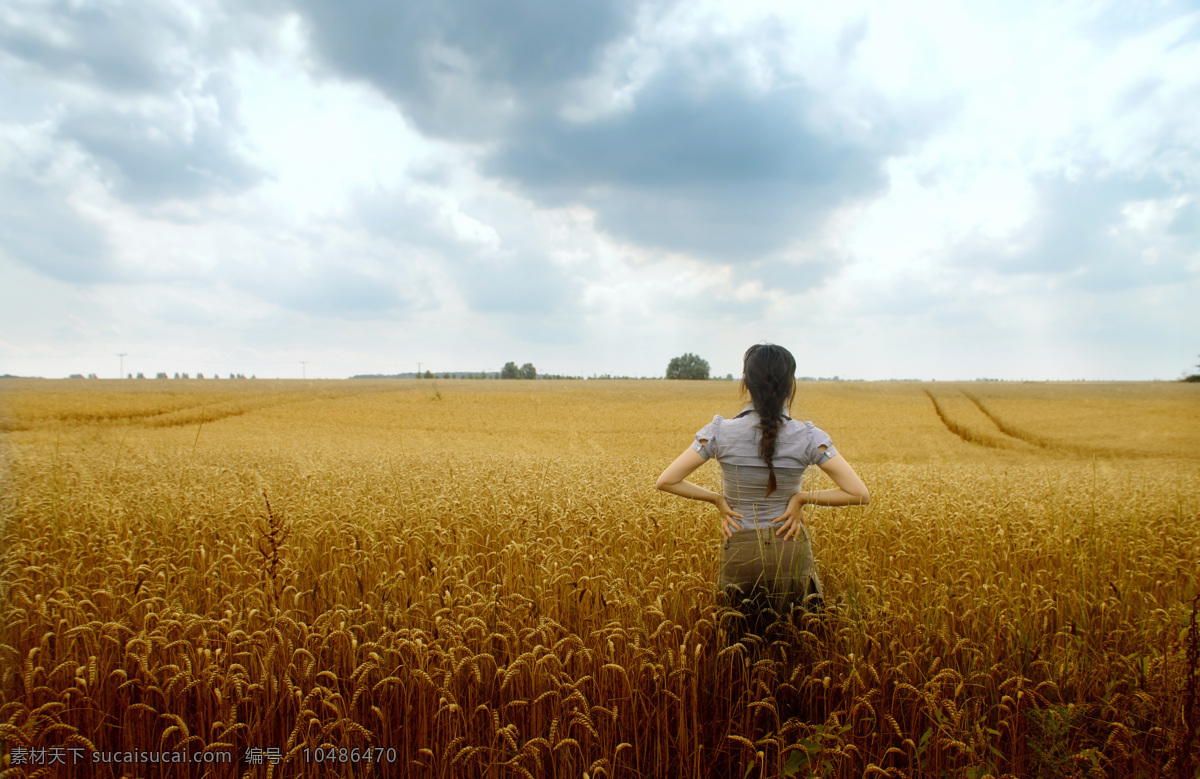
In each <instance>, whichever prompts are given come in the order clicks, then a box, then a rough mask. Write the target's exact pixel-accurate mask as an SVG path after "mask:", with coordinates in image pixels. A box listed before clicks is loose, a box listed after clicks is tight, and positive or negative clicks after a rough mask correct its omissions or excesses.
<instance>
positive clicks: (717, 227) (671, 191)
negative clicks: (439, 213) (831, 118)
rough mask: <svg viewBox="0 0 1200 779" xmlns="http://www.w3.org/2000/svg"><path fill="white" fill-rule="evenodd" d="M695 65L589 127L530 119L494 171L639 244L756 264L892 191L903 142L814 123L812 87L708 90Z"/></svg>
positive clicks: (659, 80) (665, 73)
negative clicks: (886, 164)
mask: <svg viewBox="0 0 1200 779" xmlns="http://www.w3.org/2000/svg"><path fill="white" fill-rule="evenodd" d="M689 74H690V69H689V68H688V67H687V66H686V63H685V62H679V63H677V64H676V65H674V66H672V67H668V68H664V69H663V70H661V71H660V72H659V73H658V75H657V76H656V77H655V79H654V80H653V82H652V83H651V84H649V85H647V87H646V88H645V89H644V90H643V91H642V92H641V93H640V94H639V95H638V98H637V105H636V106H635V107H634V108H633V109H632V110H629V111H626V112H622V113H619V114H617V115H615V116H608V117H604V118H602V119H599V120H596V121H593V122H588V123H574V122H568V121H565V120H562V119H560V118H558V117H557V116H555V115H542V116H539V117H537V118H536V120H532V121H527V122H526V123H523V126H522V129H521V131H520V132H518V133H514V134H513V135H512V136H511V137H510V138H509V139H508V141H507V144H506V145H505V146H504V147H503V148H502V149H501V150H499V151H497V152H496V153H494V155H492V156H491V157H490V158H489V160H488V164H487V166H486V169H487V170H488V171H489V172H491V173H492V174H494V175H497V176H499V177H501V178H504V179H507V180H509V181H511V182H513V183H514V184H515V185H516V186H517V187H518V188H520V189H521V190H523V191H525V192H526V193H528V194H530V195H532V196H533V197H535V198H537V199H538V200H540V201H542V202H545V203H551V204H562V203H570V202H581V203H584V204H586V205H588V206H590V207H592V208H594V209H595V210H596V212H597V214H598V217H599V218H598V224H599V226H600V227H601V228H602V229H605V230H607V231H609V232H611V233H612V234H613V235H615V236H617V237H619V238H623V239H626V240H629V241H632V242H634V243H638V244H642V245H647V246H652V247H656V248H660V249H666V250H671V251H684V252H688V253H691V254H694V255H697V256H700V257H715V258H718V259H723V260H738V259H742V260H745V259H749V258H753V257H757V256H761V255H762V254H765V253H769V252H771V251H773V250H776V249H779V248H782V247H783V246H785V245H786V244H787V243H789V242H790V241H793V240H795V239H796V238H798V237H803V236H804V235H805V234H806V233H809V232H810V231H812V230H813V229H814V228H815V227H816V226H817V225H819V224H820V222H821V220H822V219H823V218H824V217H825V216H826V215H827V214H828V213H829V212H830V211H831V210H832V209H834V208H836V207H837V206H839V205H842V204H843V203H845V202H846V201H848V200H851V199H854V198H859V197H864V196H868V195H871V194H874V193H877V192H880V191H882V189H883V188H884V187H885V186H886V178H885V176H884V175H883V172H882V169H881V168H882V164H883V161H884V160H885V159H886V157H887V156H888V154H889V153H890V152H892V151H894V150H895V149H896V147H897V145H898V143H899V139H898V138H897V137H894V136H892V137H889V135H891V133H892V129H891V128H883V129H881V131H880V132H879V135H880V136H881V137H879V138H877V139H870V140H866V141H852V140H849V139H844V138H838V137H835V136H833V135H831V134H828V133H824V132H821V131H818V130H816V129H814V128H813V126H812V123H811V121H810V120H809V118H808V112H809V111H810V110H811V109H812V108H813V106H814V103H816V102H817V98H816V97H815V96H814V95H813V94H812V93H811V92H810V91H809V90H807V89H805V88H804V87H803V86H799V85H797V86H794V87H791V88H787V89H782V90H778V91H773V92H768V93H766V94H756V93H754V92H752V91H750V90H749V89H748V88H746V87H744V86H742V85H740V84H738V83H735V82H727V83H723V84H720V85H717V86H715V87H710V88H707V89H705V90H703V91H702V92H700V93H699V94H697V93H696V92H695V91H693V90H692V89H691V88H690V84H689V81H690V75H689Z"/></svg>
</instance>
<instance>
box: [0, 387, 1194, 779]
mask: <svg viewBox="0 0 1200 779" xmlns="http://www.w3.org/2000/svg"><path fill="white" fill-rule="evenodd" d="M741 405H742V402H741V401H740V400H739V397H738V393H737V386H736V384H735V383H734V382H719V381H713V382H664V381H587V382H583V381H574V382H571V381H528V382H526V381H441V380H438V381H429V380H425V381H308V382H303V381H280V382H273V381H264V380H254V381H239V380H231V381H226V380H222V381H212V380H208V381H196V380H192V381H176V380H170V381H165V380H164V381H155V380H145V381H136V380H135V381H82V380H81V381H33V380H19V381H18V380H7V381H5V382H3V383H2V384H0V436H2V439H0V440H2V447H3V449H2V456H3V463H4V466H3V476H2V478H3V493H2V501H3V526H2V527H0V549H2V551H0V555H2V557H0V566H2V568H0V602H2V604H3V613H4V615H5V618H4V626H3V632H2V633H0V668H2V669H3V670H2V680H0V739H2V741H3V745H4V746H3V750H4V765H3V769H4V773H3V776H4V777H34V776H93V775H94V776H129V777H158V776H163V777H165V776H213V777H224V776H272V777H298V776H329V777H351V776H355V777H358V776H416V777H460V776H461V777H582V776H587V777H702V776H718V777H739V778H744V777H753V776H764V777H765V776H798V777H810V776H820V777H869V776H880V777H884V776H895V777H941V776H947V777H973V778H976V779H977V778H979V777H985V776H994V777H1002V776H1018V777H1026V776H1068V777H1085V776H1145V777H1152V776H1160V775H1164V774H1167V775H1185V772H1190V771H1192V770H1194V769H1192V768H1189V765H1191V766H1194V765H1200V743H1198V742H1200V739H1197V738H1196V728H1197V723H1198V722H1200V710H1196V708H1194V707H1193V708H1189V706H1192V705H1193V704H1194V701H1193V700H1192V699H1191V698H1189V697H1188V686H1189V679H1191V680H1192V682H1191V684H1192V690H1193V691H1194V689H1195V678H1196V677H1195V674H1196V673H1197V669H1196V667H1195V664H1196V659H1195V656H1194V653H1195V651H1197V648H1200V635H1197V633H1196V631H1195V629H1194V628H1192V632H1191V634H1190V640H1189V624H1190V620H1191V619H1192V615H1193V600H1192V599H1193V598H1194V597H1195V596H1196V595H1197V594H1200V413H1197V412H1198V411H1200V387H1198V386H1197V385H1187V384H1180V383H1145V384H1134V383H1130V384H1046V383H1036V384H1034V383H1030V384H1024V383H969V384H949V383H852V382H837V383H824V382H813V383H807V382H806V383H802V384H801V385H800V386H799V391H798V393H797V398H796V405H795V407H794V408H793V412H794V416H796V417H798V418H801V419H811V420H813V421H814V422H815V423H816V424H817V425H818V426H819V427H821V428H823V429H825V430H826V431H827V432H829V433H830V435H831V436H832V438H833V441H834V443H835V444H836V445H837V447H838V449H839V450H840V451H841V453H842V454H843V455H844V456H845V457H846V458H847V459H848V460H849V461H850V462H851V463H852V464H853V465H854V466H855V467H856V469H857V470H858V471H859V473H860V475H861V476H862V477H863V480H864V481H865V482H866V484H867V485H868V487H869V488H870V490H871V495H872V502H871V504H870V505H869V506H865V507H853V508H843V509H815V510H813V511H812V512H811V514H810V519H809V527H810V532H811V534H812V538H813V548H814V550H815V553H816V555H817V558H818V566H819V571H820V573H821V575H822V578H823V580H824V582H825V586H826V597H827V601H828V603H829V604H830V605H831V608H830V609H829V610H828V611H827V612H825V613H822V614H817V615H803V614H798V613H797V614H795V615H793V616H792V619H791V620H789V621H784V622H780V623H777V624H775V625H772V626H771V627H770V628H769V629H768V630H766V631H763V635H750V634H746V633H745V632H744V631H740V630H739V621H740V619H741V617H740V615H738V614H737V613H736V612H731V611H730V610H729V609H726V608H725V607H723V606H722V604H721V603H720V602H719V601H718V598H717V595H716V592H715V591H714V587H715V581H716V575H717V563H718V560H719V545H720V538H719V535H718V531H717V515H716V512H715V510H714V509H713V508H712V507H711V506H708V505H707V504H702V503H695V502H691V501H686V500H682V499H679V498H676V497H674V496H671V495H666V494H663V493H660V492H658V491H656V490H655V489H654V488H653V484H654V480H655V478H656V477H657V476H658V474H659V473H660V472H661V471H662V469H663V468H664V467H665V466H666V465H667V464H668V463H669V462H670V461H671V460H672V459H673V458H674V457H675V456H676V455H678V454H679V452H681V451H682V450H683V449H684V448H685V447H686V446H688V444H689V443H690V442H691V440H692V436H693V434H694V432H695V431H696V430H697V429H699V428H700V427H701V426H702V425H704V424H705V423H706V422H708V421H709V420H711V418H712V415H713V414H715V413H721V414H724V415H727V416H729V415H732V414H733V413H736V411H737V410H738V409H740V408H741ZM810 471H811V472H810V474H808V475H807V476H806V488H820V487H821V486H829V485H828V484H827V483H825V482H826V481H827V480H825V477H824V476H823V474H821V473H819V472H818V470H817V469H815V468H814V469H810ZM693 480H694V481H697V482H698V483H701V484H704V485H705V486H708V487H711V488H714V489H719V487H720V485H719V470H718V469H717V467H716V465H715V464H711V463H710V464H707V465H705V466H704V467H703V468H702V469H701V470H699V471H698V472H697V473H696V474H695V475H694V477H693ZM734 635H740V636H741V637H742V638H741V641H740V642H736V641H732V640H731V638H730V636H734ZM1189 646H1191V647H1192V651H1193V657H1192V662H1191V664H1189V657H1188V650H1189ZM163 753H166V754H167V755H170V756H172V757H164V756H163ZM155 754H157V758H156V757H155ZM179 755H186V756H187V757H188V759H189V760H190V762H188V763H185V764H178V763H175V764H168V763H166V762H163V761H164V760H168V759H176V758H177V756H179ZM221 755H224V756H225V757H224V758H220V756H221ZM229 756H232V757H231V759H230V758H229ZM55 758H60V761H57V762H56V761H55Z"/></svg>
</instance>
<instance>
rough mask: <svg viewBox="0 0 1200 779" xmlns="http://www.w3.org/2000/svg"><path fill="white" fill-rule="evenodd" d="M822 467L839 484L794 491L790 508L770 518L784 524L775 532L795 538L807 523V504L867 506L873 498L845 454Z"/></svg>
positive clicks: (827, 461) (829, 460) (785, 538)
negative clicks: (832, 488)
mask: <svg viewBox="0 0 1200 779" xmlns="http://www.w3.org/2000/svg"><path fill="white" fill-rule="evenodd" d="M820 468H821V470H823V471H825V473H827V474H828V475H829V478H831V479H833V483H834V484H836V485H837V489H834V490H801V491H800V492H797V493H796V494H794V495H792V497H791V499H790V500H788V506H787V511H785V512H783V514H782V515H781V516H779V517H776V518H775V519H773V520H771V524H774V525H778V524H779V523H781V522H782V523H783V525H782V526H781V527H780V528H779V529H778V530H776V531H775V535H777V536H779V535H782V536H783V540H784V541H787V540H789V539H791V538H793V537H794V536H795V535H796V534H797V533H799V532H800V528H802V527H803V526H804V506H805V505H809V506H865V505H867V504H868V503H870V502H871V493H869V492H867V485H865V484H863V481H862V479H860V478H858V474H857V473H855V472H854V469H853V468H851V467H850V463H848V462H846V458H844V457H842V456H841V455H840V454H835V455H834V456H833V457H830V458H829V459H828V460H826V461H825V462H824V463H823V464H822V465H821V466H820Z"/></svg>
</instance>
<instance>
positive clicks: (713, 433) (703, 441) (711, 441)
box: [692, 414, 725, 460]
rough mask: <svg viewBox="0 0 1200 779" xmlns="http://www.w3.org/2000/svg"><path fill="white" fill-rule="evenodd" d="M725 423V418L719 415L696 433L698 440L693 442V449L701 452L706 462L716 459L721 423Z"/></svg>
mask: <svg viewBox="0 0 1200 779" xmlns="http://www.w3.org/2000/svg"><path fill="white" fill-rule="evenodd" d="M724 421H725V418H724V417H722V416H721V415H720V414H717V415H716V416H714V417H713V420H712V421H711V422H709V423H708V424H707V425H705V426H704V427H702V428H700V429H699V430H698V431H696V440H695V441H693V442H692V449H694V450H696V451H697V452H699V453H700V456H701V457H703V458H704V459H705V460H707V459H709V458H710V457H715V456H716V454H717V435H718V433H719V432H720V430H721V423H722V422H724Z"/></svg>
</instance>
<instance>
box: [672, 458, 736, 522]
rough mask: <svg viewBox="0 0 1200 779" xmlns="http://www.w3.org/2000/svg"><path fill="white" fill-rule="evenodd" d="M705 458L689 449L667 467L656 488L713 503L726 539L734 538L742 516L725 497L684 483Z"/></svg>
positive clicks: (688, 482)
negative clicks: (719, 516) (738, 519)
mask: <svg viewBox="0 0 1200 779" xmlns="http://www.w3.org/2000/svg"><path fill="white" fill-rule="evenodd" d="M704 462H705V460H704V458H703V457H701V456H700V453H699V452H697V451H696V450H695V449H692V448H691V447H688V448H687V449H684V450H683V454H681V455H679V456H678V457H676V458H675V462H673V463H671V464H670V465H668V466H667V469H666V470H665V471H663V472H662V475H661V476H659V477H658V481H656V482H655V483H654V486H655V487H657V488H658V489H660V490H662V491H663V492H669V493H671V494H672V495H678V496H679V497H681V498H691V499H692V500H702V501H704V502H706V503H712V504H713V505H715V506H716V507H717V510H718V511H720V512H721V532H722V533H724V534H725V536H726V537H732V536H733V533H734V531H737V530H741V529H742V526H741V524H740V523H739V522H737V521H736V520H735V519H734V518H735V517H737V518H741V516H742V515H741V514H739V513H737V512H736V511H734V510H733V509H732V508H731V507H730V505H729V501H727V500H725V496H724V495H722V494H721V493H719V492H713V491H712V490H707V489H705V488H703V487H701V486H700V485H698V484H692V483H691V482H690V481H684V479H686V478H687V477H688V476H691V475H692V471H694V470H696V469H697V468H699V467H700V466H701V465H704Z"/></svg>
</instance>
